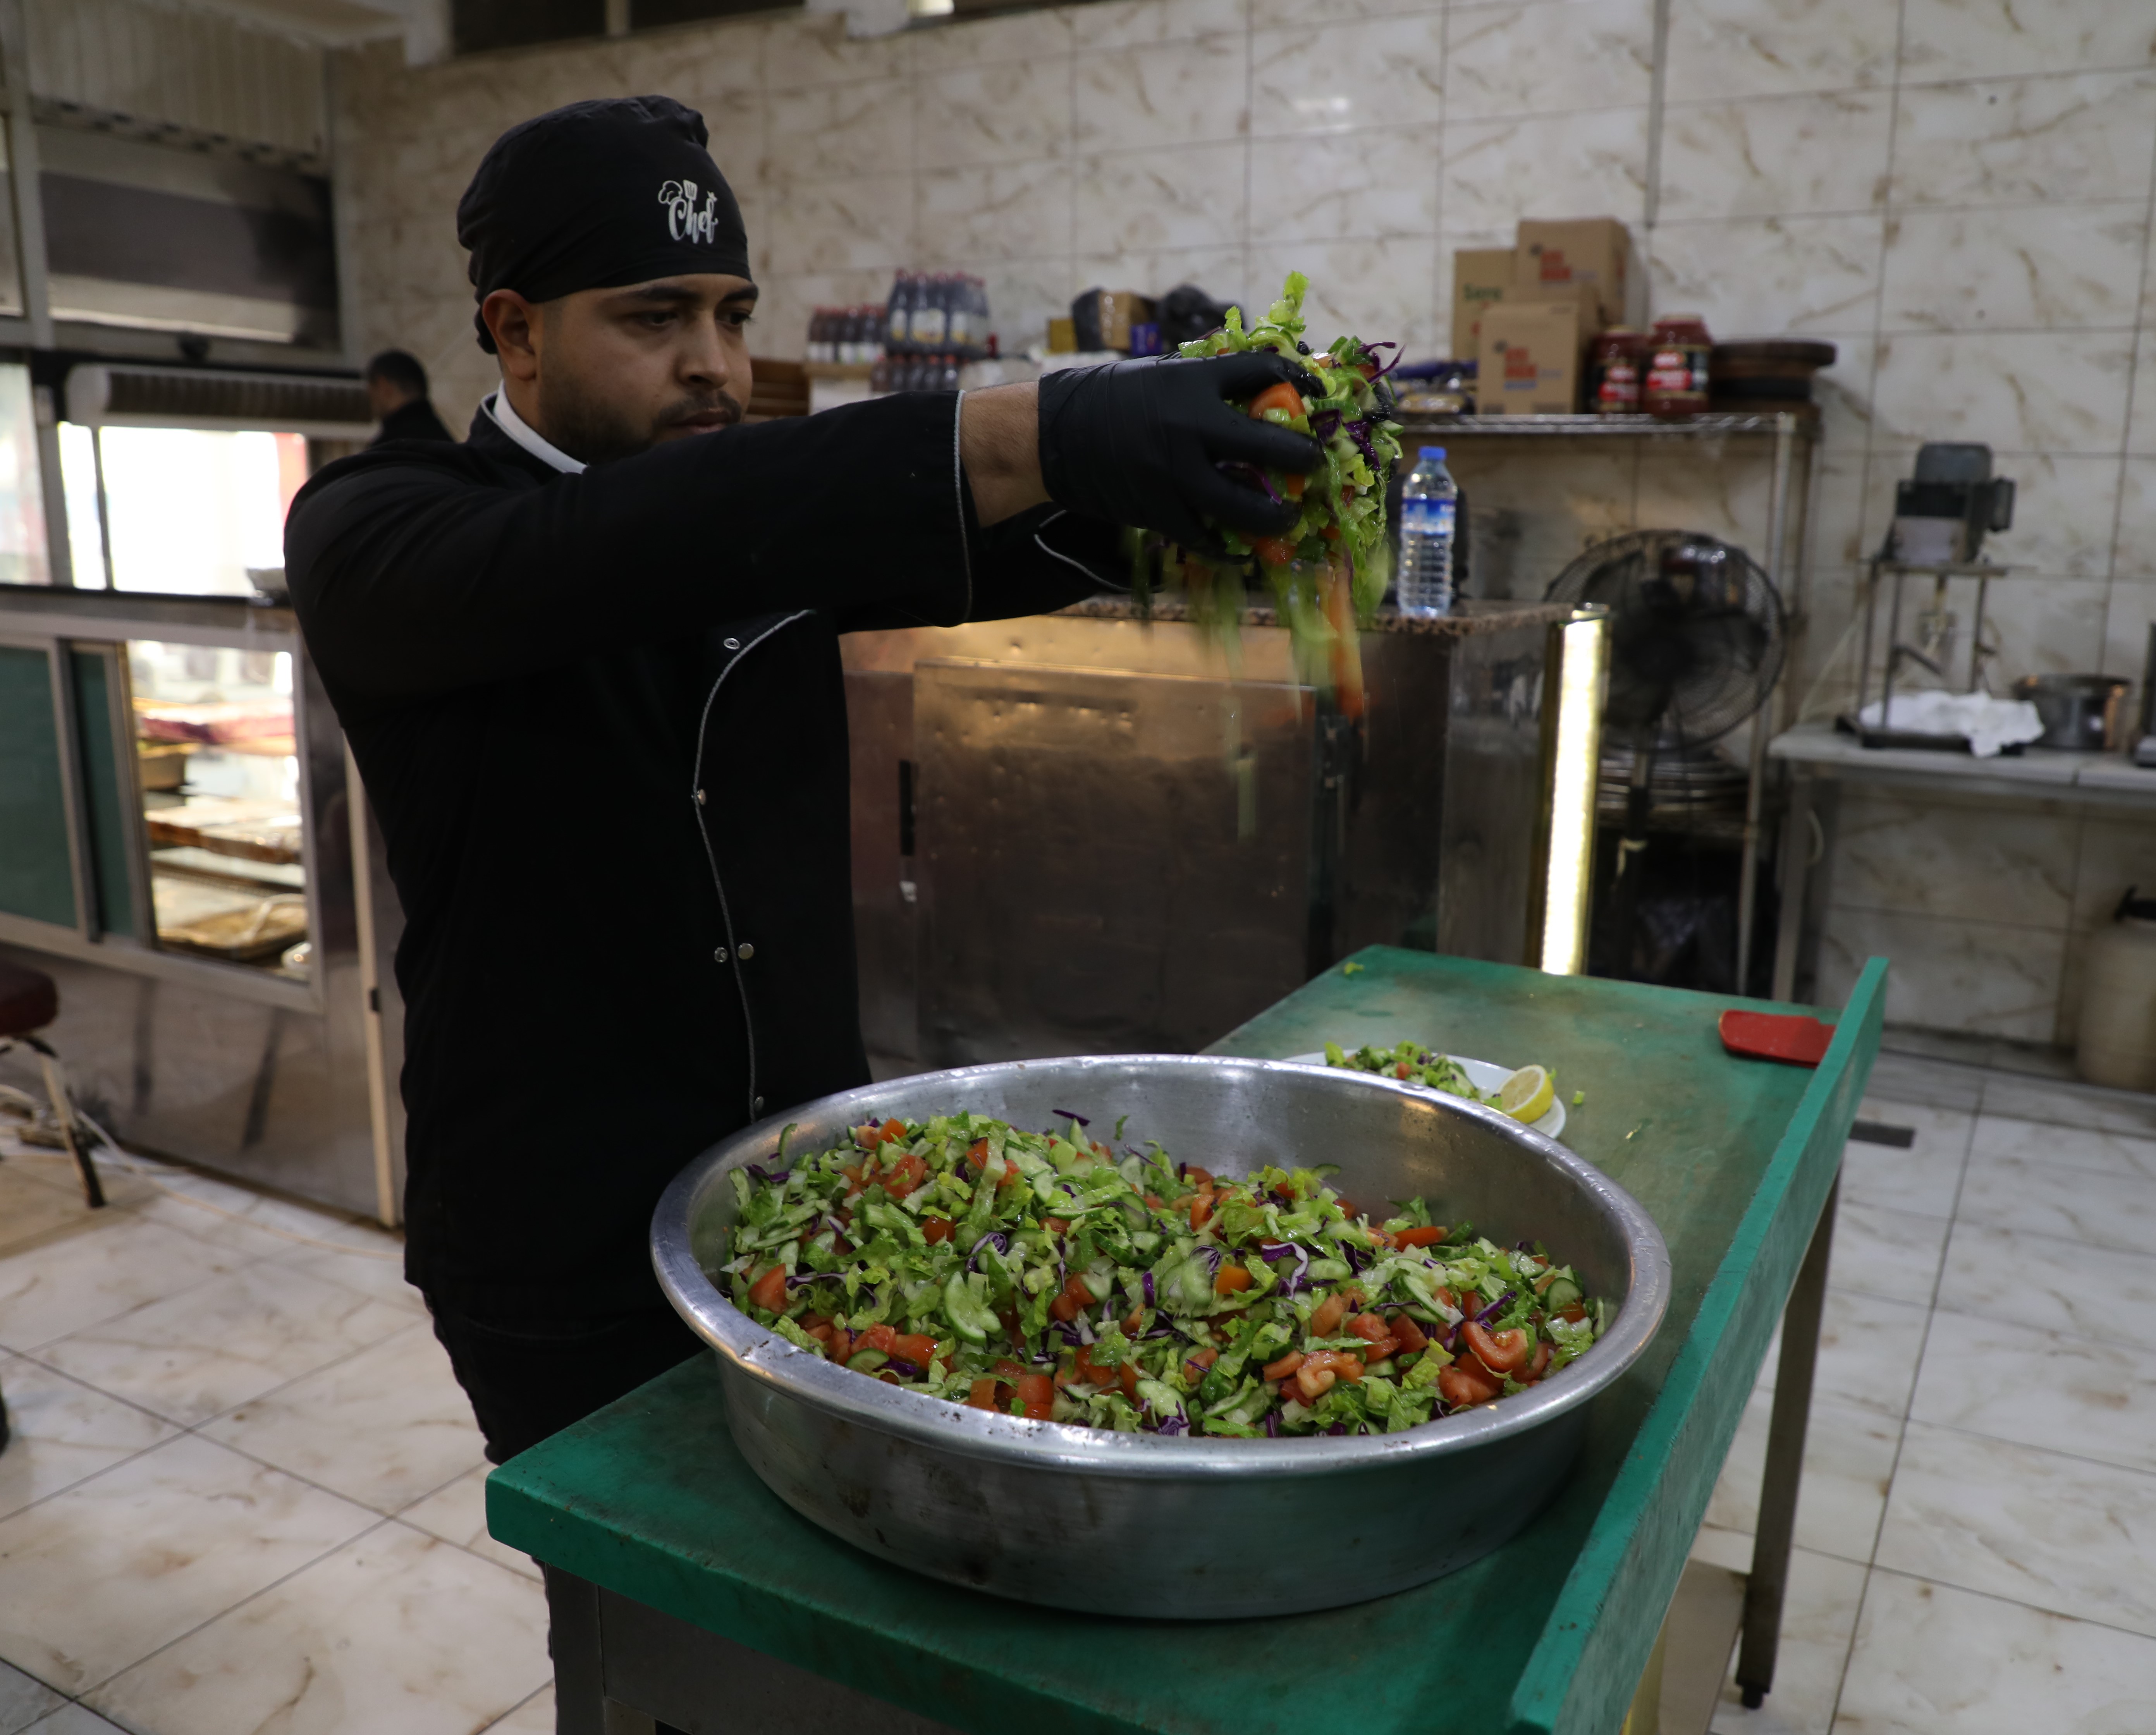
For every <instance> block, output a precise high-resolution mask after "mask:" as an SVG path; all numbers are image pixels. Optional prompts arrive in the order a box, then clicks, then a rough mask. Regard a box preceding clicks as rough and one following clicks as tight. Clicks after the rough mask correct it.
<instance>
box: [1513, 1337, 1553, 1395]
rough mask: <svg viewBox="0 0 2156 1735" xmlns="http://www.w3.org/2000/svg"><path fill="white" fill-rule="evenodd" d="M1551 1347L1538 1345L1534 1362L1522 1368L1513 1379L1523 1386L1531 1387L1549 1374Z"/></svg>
mask: <svg viewBox="0 0 2156 1735" xmlns="http://www.w3.org/2000/svg"><path fill="white" fill-rule="evenodd" d="M1549 1364H1550V1347H1549V1345H1548V1344H1547V1343H1537V1345H1536V1346H1535V1358H1534V1360H1532V1362H1530V1363H1527V1366H1526V1367H1524V1368H1522V1369H1521V1370H1520V1371H1519V1372H1518V1373H1515V1374H1514V1375H1513V1376H1512V1378H1515V1379H1517V1381H1519V1382H1520V1383H1521V1384H1522V1385H1528V1386H1531V1385H1532V1384H1533V1383H1535V1382H1536V1381H1537V1380H1538V1379H1540V1378H1542V1377H1543V1375H1544V1374H1545V1373H1548V1372H1549Z"/></svg>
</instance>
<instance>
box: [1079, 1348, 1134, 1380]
mask: <svg viewBox="0 0 2156 1735" xmlns="http://www.w3.org/2000/svg"><path fill="white" fill-rule="evenodd" d="M1071 1377H1072V1378H1074V1379H1077V1380H1079V1381H1081V1382H1082V1383H1085V1384H1087V1385H1096V1386H1111V1385H1113V1384H1115V1383H1116V1380H1118V1379H1119V1378H1122V1374H1121V1373H1120V1372H1119V1370H1118V1369H1116V1368H1112V1367H1107V1368H1104V1367H1102V1366H1101V1364H1100V1363H1097V1362H1096V1361H1095V1360H1094V1359H1093V1357H1092V1353H1091V1351H1090V1350H1089V1349H1087V1348H1086V1347H1083V1346H1081V1347H1080V1349H1079V1351H1078V1359H1077V1360H1076V1361H1075V1363H1072V1364H1071Z"/></svg>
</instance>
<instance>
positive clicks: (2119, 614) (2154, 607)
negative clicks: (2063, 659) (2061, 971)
mask: <svg viewBox="0 0 2156 1735" xmlns="http://www.w3.org/2000/svg"><path fill="white" fill-rule="evenodd" d="M2152 625H2156V578H2149V577H2128V576H2127V575H2125V574H2123V573H2121V574H2120V575H2119V576H2117V577H2114V578H2113V579H2112V581H2111V588H2110V589H2109V591H2108V592H2107V593H2106V595H2105V600H2104V616H2103V655H2102V660H2100V661H2099V662H2098V663H2097V670H2098V672H2099V673H2102V674H2104V675H2124V676H2125V677H2126V678H2127V679H2128V680H2131V681H2133V682H2134V683H2136V685H2138V684H2139V682H2140V680H2141V677H2142V675H2143V672H2144V671H2145V670H2147V668H2148V629H2149V628H2150V627H2151V626H2152ZM2148 885H2149V886H2150V888H2151V890H2152V891H2156V872H2152V873H2151V874H2150V875H2149V876H2148Z"/></svg>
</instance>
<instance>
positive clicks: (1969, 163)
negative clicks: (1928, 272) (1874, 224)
mask: <svg viewBox="0 0 2156 1735" xmlns="http://www.w3.org/2000/svg"><path fill="white" fill-rule="evenodd" d="M2152 120H2156V74H2151V73H2133V72H2105V73H2075V74H2060V75H2057V76H2049V77H2042V78H2028V79H1999V80H1986V81H1984V82H1982V83H1974V84H1959V85H1905V86H1903V87H1902V92H1901V97H1900V113H1899V115H1898V117H1897V123H1896V129H1895V137H1894V177H1893V187H1892V199H1893V201H1894V203H1896V204H1897V205H1970V204H2003V203H2009V202H2012V201H2020V200H2040V199H2139V198H2146V197H2147V196H2148V176H2149V151H2148V136H2149V127H2150V125H2151V123H2152Z"/></svg>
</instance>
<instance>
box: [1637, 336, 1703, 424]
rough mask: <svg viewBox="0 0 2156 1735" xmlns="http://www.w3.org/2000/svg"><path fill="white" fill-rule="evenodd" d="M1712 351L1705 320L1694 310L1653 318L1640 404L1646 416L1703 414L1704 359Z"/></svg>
mask: <svg viewBox="0 0 2156 1735" xmlns="http://www.w3.org/2000/svg"><path fill="white" fill-rule="evenodd" d="M1713 352H1714V340H1713V339H1712V338H1711V337H1709V336H1707V321H1705V320H1703V319H1702V318H1701V317H1700V316H1698V315H1697V314H1696V313H1672V314H1670V315H1668V316H1666V317H1665V318H1662V319H1658V320H1656V321H1655V333H1654V336H1653V338H1652V339H1651V340H1650V341H1649V343H1648V346H1647V377H1646V379H1645V382H1643V384H1642V386H1641V388H1640V408H1643V409H1645V411H1646V413H1648V414H1649V415H1650V416H1699V415H1704V414H1706V413H1707V360H1708V357H1710V356H1712V353H1713Z"/></svg>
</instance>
